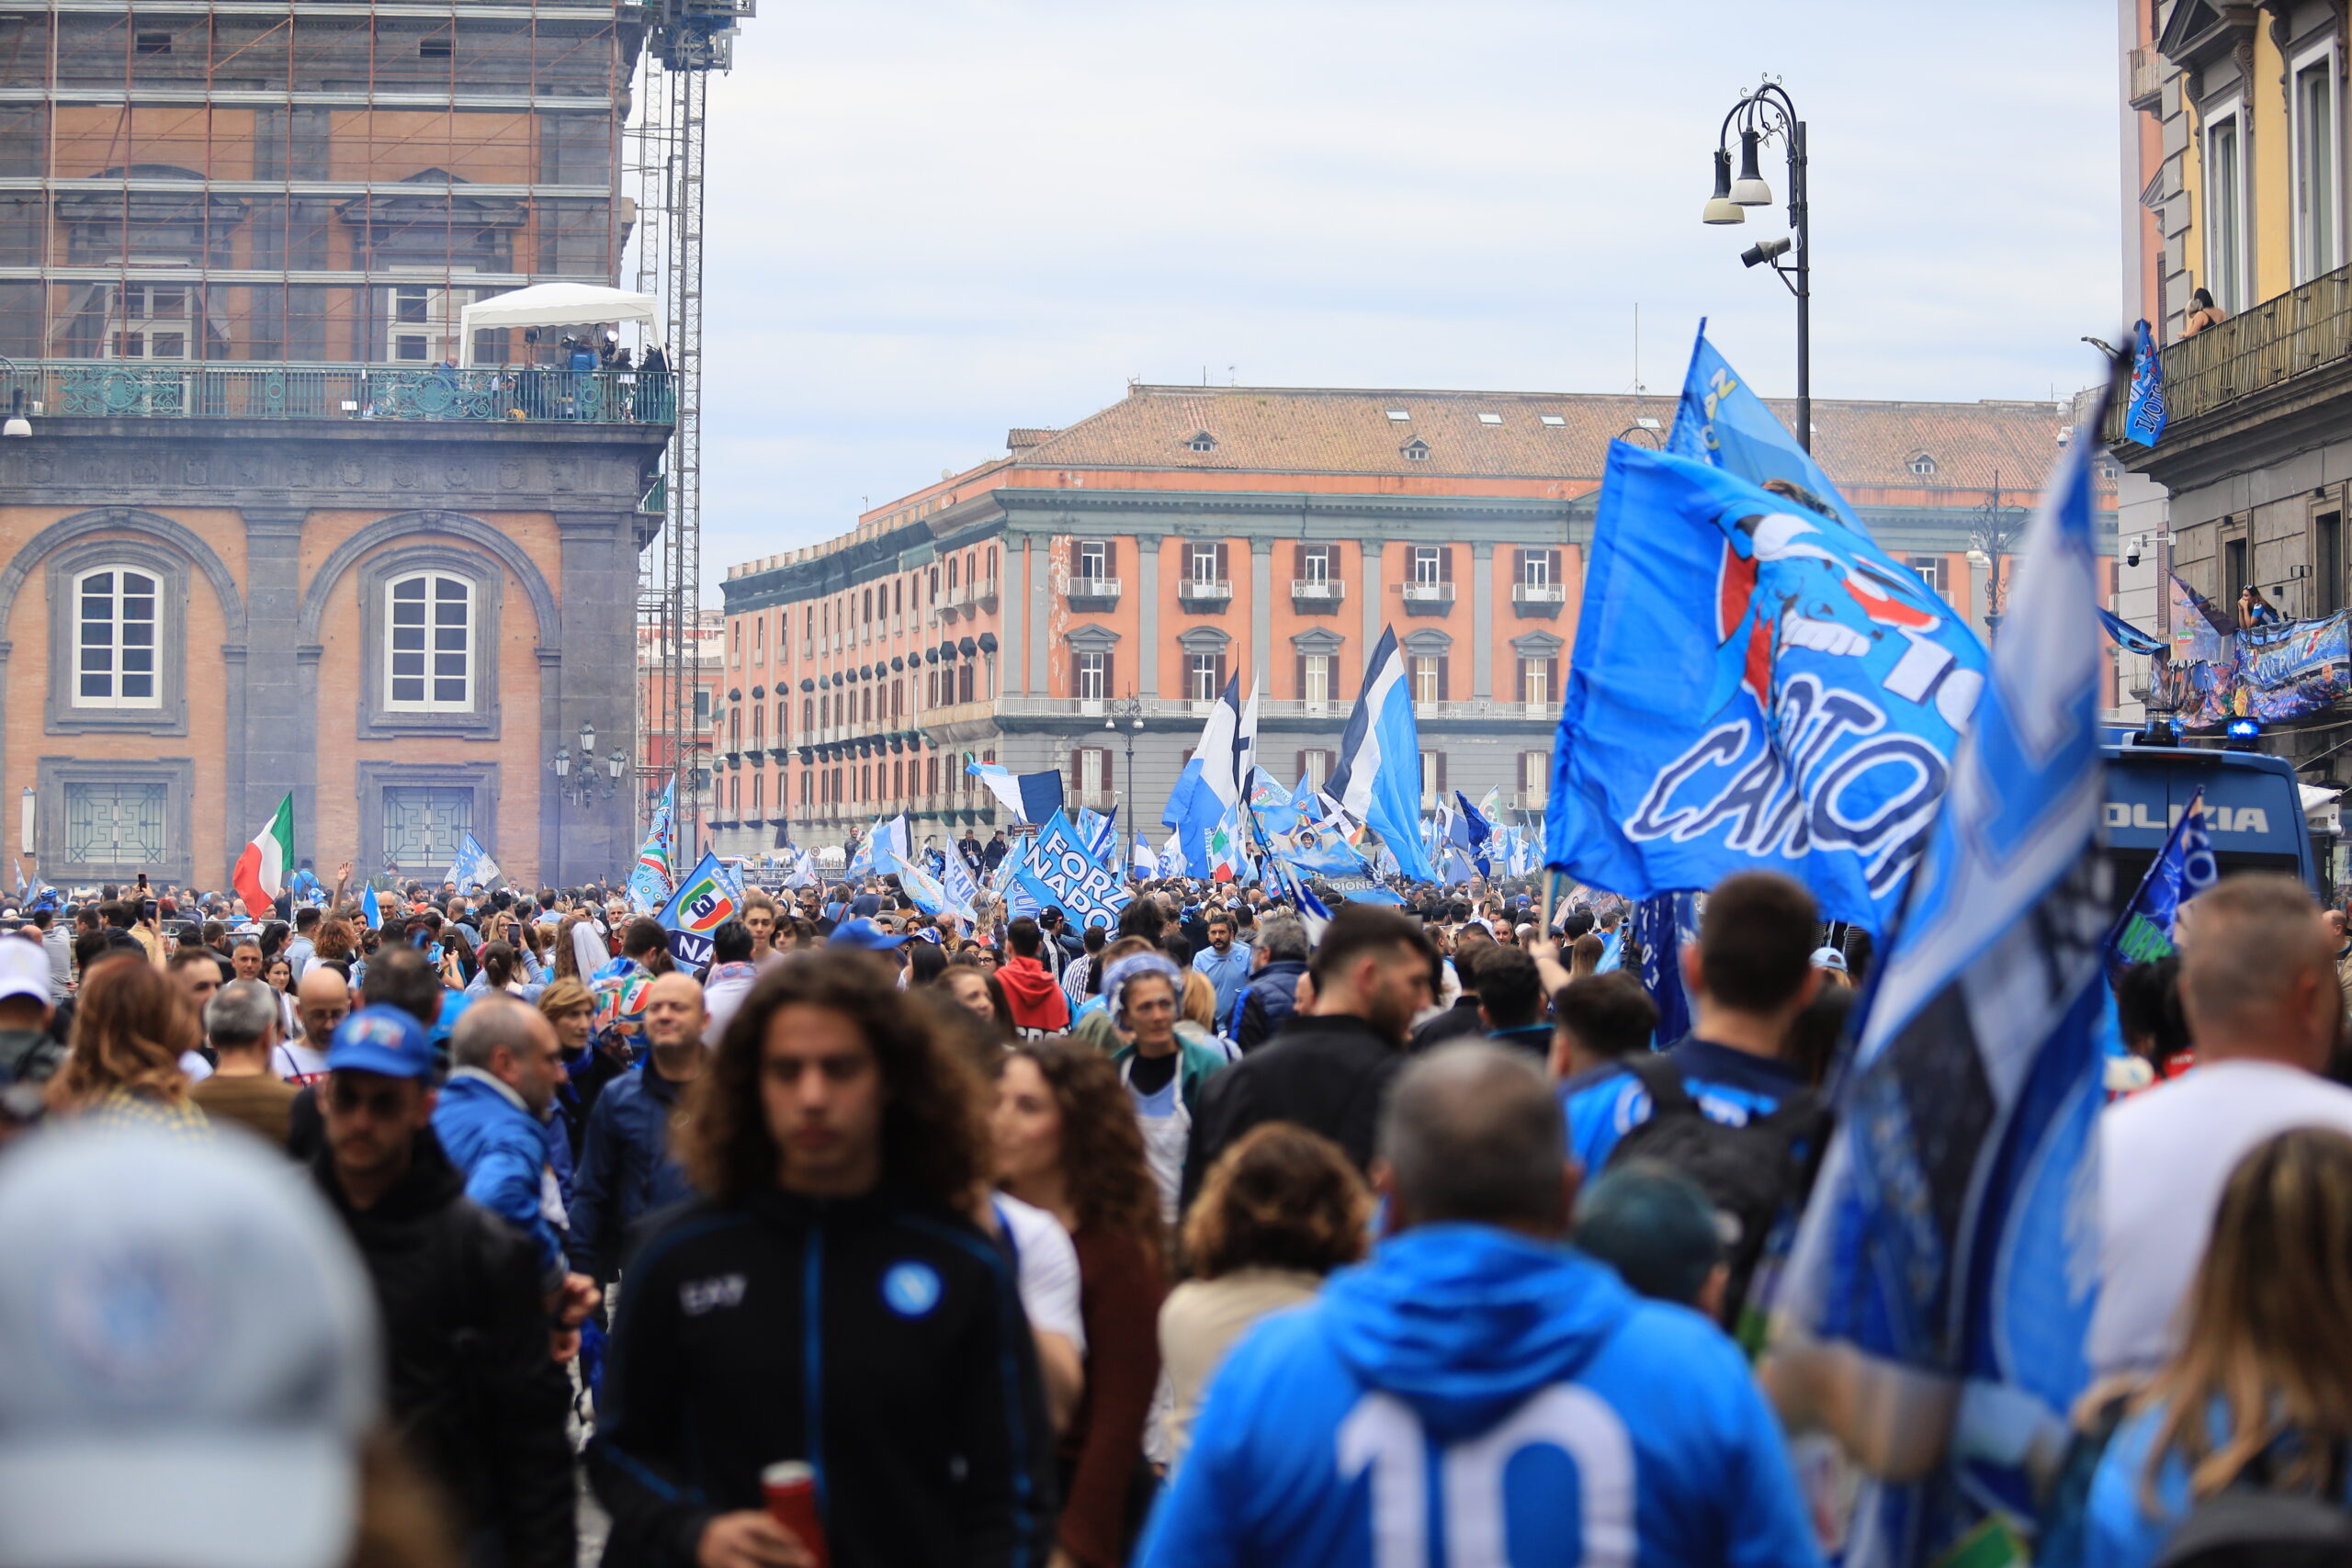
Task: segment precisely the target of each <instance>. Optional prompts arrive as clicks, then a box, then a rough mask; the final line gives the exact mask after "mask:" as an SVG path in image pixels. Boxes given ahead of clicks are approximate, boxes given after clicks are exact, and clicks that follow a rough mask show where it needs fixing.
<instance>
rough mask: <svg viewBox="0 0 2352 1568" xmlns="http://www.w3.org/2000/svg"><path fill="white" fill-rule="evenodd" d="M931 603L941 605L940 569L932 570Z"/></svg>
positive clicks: (934, 568)
mask: <svg viewBox="0 0 2352 1568" xmlns="http://www.w3.org/2000/svg"><path fill="white" fill-rule="evenodd" d="M931 601H932V603H933V604H937V603H939V569H938V568H937V567H933V568H932V569H931Z"/></svg>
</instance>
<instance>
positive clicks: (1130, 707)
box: [1103, 694, 1143, 876]
mask: <svg viewBox="0 0 2352 1568" xmlns="http://www.w3.org/2000/svg"><path fill="white" fill-rule="evenodd" d="M1110 714H1111V716H1110V717H1108V718H1106V719H1104V720H1103V728H1105V729H1114V730H1115V729H1120V728H1125V731H1126V735H1127V799H1126V806H1127V863H1126V864H1125V865H1123V866H1121V867H1120V868H1119V874H1120V875H1122V876H1125V874H1127V873H1129V872H1130V871H1132V870H1134V869H1135V863H1136V847H1135V846H1136V834H1137V833H1139V832H1141V831H1142V830H1143V829H1140V828H1138V827H1137V826H1136V736H1138V735H1141V734H1142V733H1143V699H1142V698H1141V697H1138V696H1136V695H1134V694H1129V695H1127V696H1124V697H1114V698H1113V699H1112V700H1111V705H1110ZM1122 720H1125V724H1124V725H1122V723H1121V721H1122Z"/></svg>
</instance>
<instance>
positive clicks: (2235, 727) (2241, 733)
mask: <svg viewBox="0 0 2352 1568" xmlns="http://www.w3.org/2000/svg"><path fill="white" fill-rule="evenodd" d="M2260 739H2262V721H2261V720H2260V719H2256V718H2233V719H2232V720H2230V738H2229V739H2228V740H2227V741H2226V742H2225V743H2224V744H2225V745H2226V746H2227V747H2228V749H2229V750H2233V751H2251V750H2254V749H2255V743H2256V741H2258V740H2260Z"/></svg>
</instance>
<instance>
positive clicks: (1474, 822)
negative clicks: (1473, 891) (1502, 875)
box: [1453, 789, 1495, 876]
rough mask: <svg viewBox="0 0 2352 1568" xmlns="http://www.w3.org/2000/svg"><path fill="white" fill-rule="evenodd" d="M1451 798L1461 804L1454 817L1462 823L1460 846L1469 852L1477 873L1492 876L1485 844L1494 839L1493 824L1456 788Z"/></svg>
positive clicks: (1491, 866) (1493, 870)
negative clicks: (1460, 809)
mask: <svg viewBox="0 0 2352 1568" xmlns="http://www.w3.org/2000/svg"><path fill="white" fill-rule="evenodd" d="M1453 798H1454V799H1455V800H1457V801H1459V802H1460V803H1461V805H1462V815H1461V817H1460V818H1456V820H1458V821H1459V822H1460V823H1461V825H1462V829H1461V831H1462V847H1463V848H1464V850H1466V851H1468V852H1469V855H1470V859H1471V861H1472V863H1474V864H1476V866H1477V868H1478V874H1479V875H1481V876H1492V875H1493V874H1495V868H1494V865H1493V863H1492V862H1491V861H1490V860H1489V858H1488V856H1487V845H1488V844H1490V843H1492V842H1493V841H1494V838H1495V829H1494V826H1493V824H1491V823H1489V822H1488V821H1487V818H1486V817H1485V816H1484V815H1483V814H1481V813H1480V811H1479V810H1478V808H1477V807H1475V806H1473V805H1471V804H1470V797H1469V796H1468V795H1464V794H1463V793H1462V792H1461V791H1460V790H1458V789H1457V790H1455V791H1454V792H1453Z"/></svg>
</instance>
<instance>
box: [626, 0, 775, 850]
mask: <svg viewBox="0 0 2352 1568" xmlns="http://www.w3.org/2000/svg"><path fill="white" fill-rule="evenodd" d="M754 5H755V0H659V4H658V5H656V6H650V7H649V8H648V12H649V15H648V30H647V37H646V48H645V75H644V83H643V88H642V91H641V93H640V94H639V99H638V104H637V118H636V123H634V124H633V125H631V126H630V127H629V129H628V139H629V143H630V149H631V155H632V162H631V163H630V164H629V167H630V168H631V170H632V171H633V172H634V173H635V174H636V175H637V176H638V197H637V221H638V234H637V238H638V252H637V287H638V289H639V292H641V293H647V294H651V295H653V296H654V297H655V298H657V299H660V300H661V302H662V320H663V321H665V322H666V323H667V336H666V338H665V339H664V340H663V346H664V349H665V351H666V353H667V355H668V357H669V361H670V369H671V384H672V386H673V388H674V389H675V395H676V398H677V411H676V424H675V428H674V433H673V435H672V436H671V440H670V452H669V461H668V463H667V466H666V471H665V473H664V474H663V478H662V483H663V487H664V491H665V500H666V502H667V507H666V516H665V518H664V521H663V525H662V534H661V536H660V537H659V539H658V540H657V541H656V542H655V543H654V545H653V546H652V547H650V549H649V551H648V553H647V555H646V557H645V558H644V561H643V565H642V567H641V569H640V573H639V588H638V642H639V667H640V671H642V673H643V674H644V675H647V676H650V682H648V683H649V685H650V690H649V691H648V692H647V693H646V694H645V696H644V698H643V705H644V709H645V721H646V724H647V726H648V728H649V730H650V734H649V735H648V737H647V739H648V740H649V741H650V745H648V746H647V747H646V748H645V750H644V751H643V752H642V753H641V754H642V755H644V756H645V757H646V759H647V763H648V765H647V766H646V767H645V768H643V769H642V770H641V772H642V773H644V774H645V775H647V776H645V777H643V778H642V779H641V780H640V787H641V792H642V793H641V795H640V799H639V809H640V811H642V810H644V809H646V808H648V806H649V802H648V801H647V800H646V799H645V798H644V796H646V795H659V793H660V791H661V788H662V784H663V783H664V782H666V781H668V780H675V781H676V782H677V784H678V788H677V791H676V795H675V799H676V805H677V827H676V830H675V838H674V840H673V841H674V844H675V846H676V850H677V852H678V853H679V854H680V855H681V856H684V855H687V854H691V853H692V852H693V848H694V846H695V843H696V842H697V840H698V835H699V829H700V817H701V792H700V790H699V789H698V787H697V784H698V783H699V779H698V776H697V770H698V769H699V768H700V767H701V766H702V765H703V763H702V759H701V755H700V752H699V750H698V749H697V746H696V740H697V738H698V736H699V733H700V726H699V725H698V724H697V723H696V719H695V688H696V684H697V676H698V666H699V655H700V650H701V637H700V635H699V634H700V630H701V619H702V617H701V609H702V239H703V151H704V142H705V135H704V129H705V112H704V111H705V106H706V104H707V99H708V96H709V91H710V87H709V83H710V75H711V73H713V72H714V71H726V70H729V69H730V68H731V67H732V66H733V64H734V62H735V35H736V32H737V30H738V28H740V26H741V22H742V20H743V18H745V17H750V16H751V15H752V14H753V9H754ZM680 869H684V868H683V867H681V868H680Z"/></svg>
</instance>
